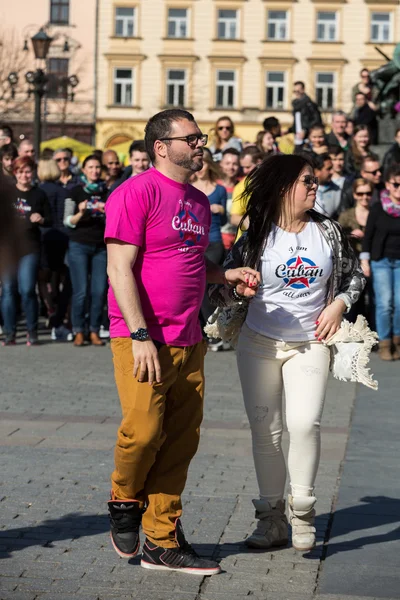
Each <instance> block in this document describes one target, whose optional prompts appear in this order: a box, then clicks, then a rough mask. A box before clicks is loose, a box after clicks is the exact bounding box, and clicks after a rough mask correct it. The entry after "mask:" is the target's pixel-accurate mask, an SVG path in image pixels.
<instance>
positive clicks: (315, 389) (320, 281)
mask: <svg viewBox="0 0 400 600" xmlns="http://www.w3.org/2000/svg"><path fill="white" fill-rule="evenodd" d="M317 185H318V180H317V179H316V178H315V177H314V173H313V169H312V167H311V165H310V162H309V159H307V158H306V157H303V156H294V155H292V156H290V155H282V154H281V155H279V154H278V155H275V156H271V157H269V158H267V159H266V160H265V161H264V162H263V163H262V164H261V165H260V166H259V167H258V168H257V169H255V170H254V171H253V173H252V174H251V175H250V176H249V177H248V182H247V185H246V189H245V194H246V196H247V197H248V206H247V212H246V214H245V215H244V217H243V219H246V218H248V219H249V229H248V231H247V233H246V234H244V235H243V236H242V238H240V240H239V241H238V242H237V243H236V244H235V246H234V248H233V249H232V251H231V253H230V255H229V257H228V258H227V260H226V262H225V264H224V268H230V267H231V266H232V265H233V264H235V263H236V262H238V261H239V264H246V265H248V266H254V267H255V268H257V269H258V270H259V271H260V273H261V284H260V286H259V288H258V291H257V294H256V296H255V297H254V298H253V299H252V300H251V301H250V302H249V303H248V311H247V316H246V319H245V322H244V324H243V326H242V329H241V332H240V336H239V342H238V347H237V361H238V368H239V374H240V380H241V384H242V390H243V397H244V402H245V407H246V411H247V415H248V418H249V422H250V427H251V433H252V438H253V454H254V462H255V468H256V474H257V480H258V484H259V488H260V497H259V499H257V500H254V501H253V503H254V506H255V508H256V518H257V519H258V524H257V528H256V529H255V531H254V532H253V534H252V535H251V536H250V537H249V538H248V539H247V540H246V544H247V545H248V546H250V547H252V548H269V547H272V546H280V545H286V544H287V541H288V522H287V519H286V516H285V501H284V493H285V481H286V465H285V460H284V456H283V453H282V448H281V439H282V431H283V424H282V392H283V391H284V392H285V397H286V421H287V427H288V431H289V435H290V446H289V457H288V470H289V475H290V485H291V494H290V496H289V516H290V521H291V525H292V539H293V546H294V547H295V548H296V549H298V550H301V551H307V550H310V549H312V548H313V546H314V544H315V528H314V515H315V511H314V504H315V502H316V498H315V496H314V483H315V478H316V475H317V469H318V465H319V456H320V420H321V415H322V410H323V405H324V400H325V393H326V386H327V380H328V372H329V363H330V351H329V348H328V347H327V346H326V345H325V344H323V343H322V342H323V341H326V340H328V339H329V338H330V337H331V336H332V335H333V334H334V333H335V332H336V331H337V330H338V329H339V327H340V323H341V320H342V317H343V314H344V312H345V311H347V310H349V309H350V307H351V305H352V304H353V303H354V302H355V301H356V300H357V299H358V297H359V295H360V293H361V291H362V289H363V287H364V284H365V279H364V277H363V274H362V271H361V269H360V267H359V265H358V261H357V259H356V257H355V255H354V253H353V251H352V249H351V247H350V245H349V243H348V241H347V239H346V236H345V235H344V234H342V231H341V229H340V227H339V225H338V224H337V223H335V222H334V221H332V220H331V219H329V218H327V217H325V216H324V215H321V214H319V213H317V212H316V211H314V210H313V208H314V203H315V197H316V189H317ZM240 261H243V262H240ZM210 295H211V299H212V300H213V301H214V303H216V304H218V305H220V306H226V305H228V304H232V303H233V302H234V301H237V302H242V304H244V307H246V301H245V300H244V299H242V298H240V297H239V295H238V294H237V292H236V290H235V289H234V290H231V291H226V289H225V291H223V290H222V288H218V287H217V286H214V288H213V289H211V292H210Z"/></svg>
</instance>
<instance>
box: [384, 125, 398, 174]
mask: <svg viewBox="0 0 400 600" xmlns="http://www.w3.org/2000/svg"><path fill="white" fill-rule="evenodd" d="M394 139H395V141H394V144H392V145H391V146H390V148H389V150H388V151H387V152H386V154H385V156H384V157H383V164H382V170H383V172H384V173H385V172H386V171H387V169H388V168H389V167H391V166H392V165H393V164H400V127H397V129H396V133H395V136H394Z"/></svg>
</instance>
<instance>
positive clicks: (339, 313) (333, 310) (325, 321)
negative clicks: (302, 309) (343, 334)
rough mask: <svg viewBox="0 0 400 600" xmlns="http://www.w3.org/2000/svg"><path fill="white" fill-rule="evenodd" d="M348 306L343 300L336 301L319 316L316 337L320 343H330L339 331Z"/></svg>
mask: <svg viewBox="0 0 400 600" xmlns="http://www.w3.org/2000/svg"><path fill="white" fill-rule="evenodd" d="M345 310H346V305H345V303H344V302H343V300H339V299H338V300H334V301H333V302H332V304H329V305H328V306H327V307H326V308H325V309H324V310H323V311H322V313H321V314H320V315H319V317H318V320H317V322H316V325H317V330H316V332H315V337H316V339H318V341H319V342H322V341H326V342H327V341H328V340H329V338H331V337H332V336H333V335H334V334H335V333H336V332H337V331H338V330H339V329H340V324H341V322H342V317H343V313H344V311H345Z"/></svg>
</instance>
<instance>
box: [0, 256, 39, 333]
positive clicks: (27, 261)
mask: <svg viewBox="0 0 400 600" xmlns="http://www.w3.org/2000/svg"><path fill="white" fill-rule="evenodd" d="M39 262H40V255H39V254H36V253H32V254H26V255H25V256H23V257H22V258H21V260H20V261H19V263H18V267H17V271H16V273H15V274H14V275H4V276H3V277H2V280H1V283H2V294H1V312H2V314H3V320H4V333H5V334H6V335H13V334H15V332H16V329H17V300H18V292H19V293H20V295H21V301H22V309H23V311H24V313H25V317H26V326H27V330H28V331H32V332H36V331H37V327H38V318H39V303H38V298H37V294H36V282H37V278H38V272H39Z"/></svg>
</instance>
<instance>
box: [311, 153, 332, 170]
mask: <svg viewBox="0 0 400 600" xmlns="http://www.w3.org/2000/svg"><path fill="white" fill-rule="evenodd" d="M327 160H331V157H330V156H329V154H328V153H327V152H323V153H322V154H314V155H313V157H312V165H313V167H314V169H318V171H320V170H321V169H323V168H324V164H325V162H326V161H327Z"/></svg>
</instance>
